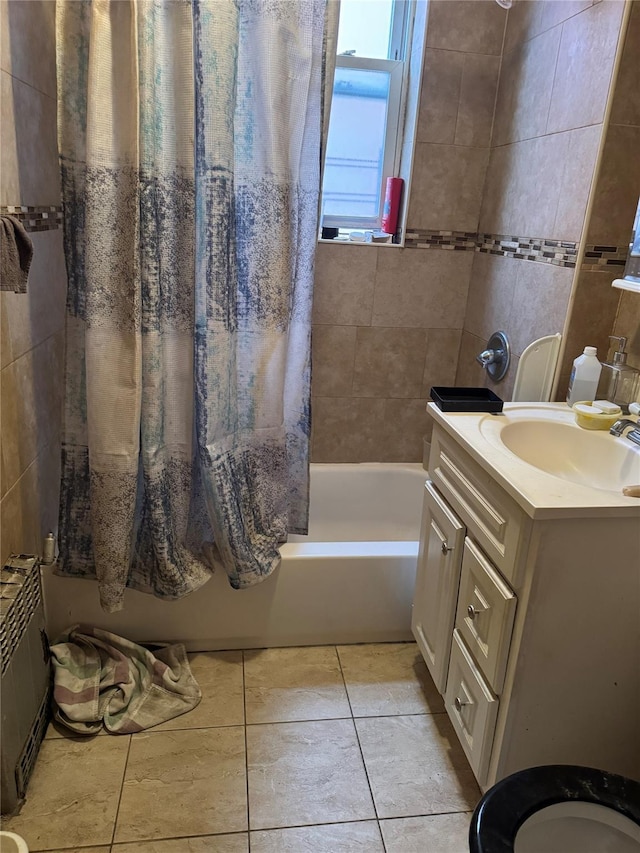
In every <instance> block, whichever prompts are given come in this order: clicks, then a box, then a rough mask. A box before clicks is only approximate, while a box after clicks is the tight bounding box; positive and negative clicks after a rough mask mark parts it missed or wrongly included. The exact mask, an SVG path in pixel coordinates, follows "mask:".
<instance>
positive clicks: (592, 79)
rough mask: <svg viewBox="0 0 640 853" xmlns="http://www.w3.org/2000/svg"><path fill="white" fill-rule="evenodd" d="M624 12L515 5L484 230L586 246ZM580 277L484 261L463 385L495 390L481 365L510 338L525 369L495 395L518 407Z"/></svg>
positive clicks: (600, 5) (580, 5)
mask: <svg viewBox="0 0 640 853" xmlns="http://www.w3.org/2000/svg"><path fill="white" fill-rule="evenodd" d="M623 10H624V3H622V2H618V0H600V2H598V1H597V0H596V2H592V0H574V2H566V0H545V2H539V0H537V1H536V2H528V0H518V2H517V3H514V4H513V7H512V9H511V10H510V12H509V16H508V24H507V29H506V33H505V43H504V54H503V58H502V67H501V71H500V83H499V86H498V97H497V101H496V111H495V122H494V130H493V137H492V147H491V156H490V160H489V167H488V171H487V179H486V183H485V187H484V194H483V201H482V210H481V214H480V231H485V232H488V233H491V234H510V235H514V236H515V235H517V236H518V237H523V238H529V239H530V238H537V239H550V240H556V241H568V242H573V243H576V244H577V243H578V242H579V241H580V240H581V239H584V237H585V234H584V220H585V214H586V208H587V201H588V197H589V191H590V188H591V180H592V176H593V172H594V169H595V164H596V158H597V154H598V147H599V144H600V139H601V136H602V133H603V120H604V116H605V107H606V103H607V97H608V92H609V86H610V82H611V76H612V71H613V65H614V58H615V53H616V47H617V42H618V36H619V32H620V26H621V20H622V15H623ZM588 241H589V242H592V240H591V237H589V238H588ZM605 242H606V241H605ZM593 275H595V276H598V275H602V274H601V273H593ZM573 276H574V271H573V270H572V269H571V268H570V267H567V268H561V267H560V268H558V267H555V266H553V265H546V264H545V265H543V264H540V263H538V262H534V261H529V260H514V259H511V258H503V257H494V256H492V255H483V254H476V255H475V257H474V262H473V270H472V279H471V281H472V283H471V288H470V294H469V303H468V308H467V313H466V320H465V327H464V335H463V341H462V346H461V352H460V361H459V367H458V372H457V377H456V380H457V383H458V384H461V385H462V384H477V383H481V384H485V380H486V376H485V374H484V372H483V371H482V370H481V369H480V367H479V366H478V365H477V364H476V362H475V361H474V357H475V355H476V354H477V353H478V352H480V350H481V349H483V348H484V346H485V344H486V341H487V339H488V337H489V335H490V334H491V333H492V332H493V331H495V330H497V329H504V330H506V331H507V333H508V334H509V336H510V339H511V344H512V350H513V356H514V358H513V360H512V366H511V368H510V370H509V373H508V374H507V377H506V378H505V380H504V381H503V382H502V383H499V384H498V385H492V387H494V389H495V390H496V392H497V393H499V394H500V396H502V397H503V398H505V399H509V396H510V394H511V391H512V388H513V381H514V378H515V373H516V370H517V365H518V359H519V356H520V355H521V354H522V351H523V349H524V348H525V347H526V346H527V345H528V344H529V343H530V342H531V341H533V340H535V339H536V338H538V337H541V336H542V335H547V334H553V333H555V332H562V331H563V326H564V323H565V318H566V314H567V309H568V305H569V297H570V293H571V286H572V280H573ZM609 283H610V281H609ZM588 343H591V341H588ZM486 384H489V385H491V383H490V382H488V383H486Z"/></svg>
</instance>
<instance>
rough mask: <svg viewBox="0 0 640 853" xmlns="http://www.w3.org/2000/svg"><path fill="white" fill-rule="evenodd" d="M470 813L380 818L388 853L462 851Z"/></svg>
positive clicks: (459, 852) (450, 852)
mask: <svg viewBox="0 0 640 853" xmlns="http://www.w3.org/2000/svg"><path fill="white" fill-rule="evenodd" d="M470 821H471V812H459V813H458V814H439V815H431V816H430V817H404V818H396V819H392V820H381V821H380V831H381V832H382V837H383V838H384V846H385V850H386V851H387V853H423V851H425V850H437V851H438V853H461V851H463V850H465V848H466V847H467V846H468V843H469V823H470Z"/></svg>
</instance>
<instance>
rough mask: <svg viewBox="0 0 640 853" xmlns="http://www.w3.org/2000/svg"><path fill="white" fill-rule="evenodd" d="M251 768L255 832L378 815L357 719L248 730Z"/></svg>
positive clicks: (361, 818)
mask: <svg viewBox="0 0 640 853" xmlns="http://www.w3.org/2000/svg"><path fill="white" fill-rule="evenodd" d="M247 766H248V772H249V780H248V781H249V813H250V821H251V829H269V828H273V829H275V828H278V827H285V826H296V825H298V826H300V825H305V824H318V823H327V822H329V821H334V822H342V821H358V820H368V819H371V818H374V817H375V811H374V808H373V803H372V801H371V794H370V792H369V785H368V784H367V777H366V775H365V771H364V765H363V763H362V757H361V755H360V749H359V746H358V739H357V737H356V732H355V729H354V726H353V720H321V721H317V722H306V723H276V724H266V725H260V726H247ZM266 768H268V771H266V772H265V770H266Z"/></svg>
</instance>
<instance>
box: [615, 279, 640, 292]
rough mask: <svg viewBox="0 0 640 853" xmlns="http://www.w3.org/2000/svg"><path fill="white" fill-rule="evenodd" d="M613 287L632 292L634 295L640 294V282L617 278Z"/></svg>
mask: <svg viewBox="0 0 640 853" xmlns="http://www.w3.org/2000/svg"><path fill="white" fill-rule="evenodd" d="M611 286H612V287H617V288H619V289H620V290H630V291H631V292H632V293H640V281H630V280H629V279H628V278H617V279H615V281H614V282H613V283H612V285H611Z"/></svg>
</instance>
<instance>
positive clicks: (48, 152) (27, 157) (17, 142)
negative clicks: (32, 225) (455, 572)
mask: <svg viewBox="0 0 640 853" xmlns="http://www.w3.org/2000/svg"><path fill="white" fill-rule="evenodd" d="M2 119H3V121H2V125H3V129H2V159H1V160H0V165H1V167H2V175H3V177H2V188H1V192H0V204H25V205H46V204H60V175H59V169H58V144H57V138H56V102H55V100H54V99H53V98H50V97H49V96H48V95H43V94H42V92H39V91H37V90H36V89H33V88H32V87H31V86H28V85H27V84H26V83H23V82H22V81H20V80H18V79H16V78H15V77H9V78H8V81H7V77H6V72H2ZM16 193H17V198H16Z"/></svg>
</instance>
